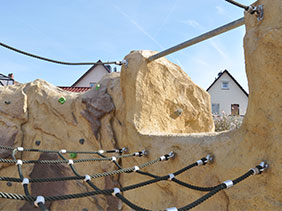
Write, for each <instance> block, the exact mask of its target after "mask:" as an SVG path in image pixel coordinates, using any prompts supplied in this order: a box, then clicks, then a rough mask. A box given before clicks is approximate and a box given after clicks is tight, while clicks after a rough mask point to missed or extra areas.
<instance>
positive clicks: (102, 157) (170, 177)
mask: <svg viewBox="0 0 282 211" xmlns="http://www.w3.org/2000/svg"><path fill="white" fill-rule="evenodd" d="M0 149H2V150H9V151H11V152H12V153H11V156H12V159H0V163H9V164H15V165H16V167H17V170H18V174H19V177H18V178H15V177H2V176H0V181H7V182H16V183H22V186H23V190H24V194H17V193H6V192H0V198H4V199H12V200H24V201H28V202H30V203H33V204H34V206H36V207H39V208H40V209H41V210H47V208H46V206H45V202H47V201H58V200H68V199H77V198H82V197H89V196H94V195H113V196H115V197H117V198H119V199H120V200H121V201H122V202H123V203H125V204H126V205H127V206H129V207H130V208H132V209H134V210H150V209H147V208H142V207H140V206H139V205H136V204H134V203H132V202H130V201H129V200H128V199H127V198H126V197H124V196H123V195H122V193H123V192H126V191H129V190H134V189H137V188H140V187H143V186H147V185H150V184H154V183H157V182H159V181H171V182H174V183H176V184H178V185H181V186H183V187H185V188H189V189H192V190H196V191H202V192H208V193H206V194H205V195H203V196H202V197H200V198H199V199H197V200H196V201H194V202H192V203H190V204H187V205H186V206H184V207H180V208H176V207H172V208H167V209H166V210H189V209H192V208H194V207H196V206H198V205H199V204H201V203H203V202H204V201H206V200H207V199H209V198H210V197H212V196H213V195H215V194H216V193H218V192H219V191H221V190H224V189H227V188H230V187H232V186H234V185H236V184H238V183H239V182H241V181H243V180H245V179H246V178H248V177H249V176H251V175H256V174H261V173H262V172H263V171H264V170H265V169H267V168H268V164H267V163H265V162H261V163H260V164H259V165H257V166H256V167H255V168H251V169H250V170H249V171H247V172H246V173H245V174H243V175H242V176H240V177H238V178H236V179H234V180H227V181H225V182H223V183H221V184H218V185H215V186H213V187H200V186H195V185H192V184H189V183H186V182H184V181H180V180H178V179H176V176H178V175H180V174H182V173H184V172H186V171H188V170H189V169H192V168H194V167H197V166H204V165H206V164H208V163H210V162H212V161H213V157H212V156H210V155H207V156H206V157H203V158H201V159H200V160H198V161H196V162H194V163H192V164H190V165H187V166H185V167H184V168H182V169H179V170H178V171H176V172H173V173H170V174H167V175H164V176H158V175H155V174H152V173H149V172H144V171H142V170H141V169H143V168H145V167H149V166H151V165H154V164H157V163H159V162H164V161H169V160H170V159H171V158H174V157H175V153H174V152H170V153H168V154H165V155H162V156H160V157H158V158H156V159H154V160H151V161H148V162H146V163H143V164H141V165H139V166H133V167H128V168H122V167H121V166H120V165H119V164H118V162H117V160H119V159H124V158H130V157H142V156H146V155H147V152H146V151H145V150H143V151H139V152H135V153H132V154H124V153H125V152H127V149H126V148H122V149H114V150H98V151H95V152H93V151H89V152H87V151H86V152H85V151H67V150H65V149H62V150H59V151H54V150H39V149H27V148H23V147H16V148H14V147H8V146H1V145H0ZM17 152H45V153H56V154H58V156H59V157H60V158H61V159H60V160H19V159H16V153H17ZM66 153H77V154H90V155H91V154H92V155H93V154H96V155H98V156H99V157H98V158H89V159H77V160H71V159H67V158H66V157H65V156H64V154H66ZM111 153H119V155H118V156H111V157H110V156H107V155H108V154H111ZM95 161H111V162H113V163H114V165H115V166H116V167H117V170H113V171H109V172H103V173H97V174H93V175H81V174H80V173H79V172H78V171H77V169H76V168H75V165H74V164H75V163H84V162H95ZM32 163H37V164H43V165H44V164H67V165H68V166H69V167H70V169H71V170H72V172H73V174H74V176H70V177H53V178H30V179H29V178H25V177H24V175H23V171H22V165H24V164H32ZM122 173H137V174H140V175H145V176H148V177H151V178H152V179H149V180H146V181H144V182H140V183H137V184H133V185H128V186H124V187H119V188H117V187H114V188H112V189H100V188H98V187H97V186H96V185H95V184H94V183H93V182H92V181H91V179H95V178H99V177H105V176H111V175H115V174H122ZM72 180H84V181H85V182H86V183H87V184H88V185H89V186H90V187H91V188H93V191H90V192H84V193H74V194H66V195H55V196H32V195H31V194H30V192H29V188H28V185H29V183H42V182H55V181H72Z"/></svg>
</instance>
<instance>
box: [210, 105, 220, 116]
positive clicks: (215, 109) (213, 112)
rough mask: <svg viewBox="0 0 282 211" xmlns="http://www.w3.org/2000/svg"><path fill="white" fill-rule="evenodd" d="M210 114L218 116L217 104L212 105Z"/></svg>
mask: <svg viewBox="0 0 282 211" xmlns="http://www.w3.org/2000/svg"><path fill="white" fill-rule="evenodd" d="M212 114H219V104H217V103H213V104H212Z"/></svg>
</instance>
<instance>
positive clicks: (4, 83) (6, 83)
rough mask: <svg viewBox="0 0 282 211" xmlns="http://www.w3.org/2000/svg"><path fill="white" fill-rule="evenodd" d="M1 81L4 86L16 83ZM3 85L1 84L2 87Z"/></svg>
mask: <svg viewBox="0 0 282 211" xmlns="http://www.w3.org/2000/svg"><path fill="white" fill-rule="evenodd" d="M0 81H1V83H2V84H3V85H4V86H7V85H13V84H14V82H13V81H12V80H9V81H7V80H0ZM1 83H0V85H1Z"/></svg>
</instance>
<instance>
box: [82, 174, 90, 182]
mask: <svg viewBox="0 0 282 211" xmlns="http://www.w3.org/2000/svg"><path fill="white" fill-rule="evenodd" d="M88 180H91V177H90V176H89V175H88V174H86V175H85V178H84V181H85V182H87V181H88Z"/></svg>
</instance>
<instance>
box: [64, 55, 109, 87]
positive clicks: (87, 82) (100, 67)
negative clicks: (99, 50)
mask: <svg viewBox="0 0 282 211" xmlns="http://www.w3.org/2000/svg"><path fill="white" fill-rule="evenodd" d="M111 72H112V71H111V66H110V65H104V64H103V63H102V61H101V60H99V61H97V64H95V65H93V66H92V67H91V68H90V69H89V70H87V71H86V72H85V73H84V74H83V75H82V76H81V77H80V78H79V79H78V80H77V81H76V82H74V84H73V85H72V86H70V87H66V86H59V88H61V89H63V90H65V91H69V92H86V91H88V90H89V89H91V87H93V86H95V85H96V83H97V82H98V81H100V80H101V79H102V78H103V77H104V76H105V75H106V74H109V73H111Z"/></svg>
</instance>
